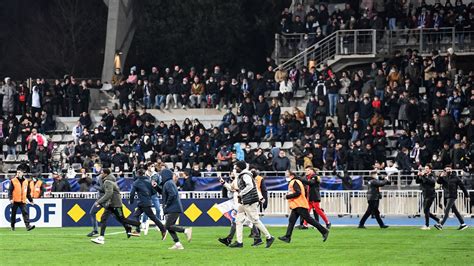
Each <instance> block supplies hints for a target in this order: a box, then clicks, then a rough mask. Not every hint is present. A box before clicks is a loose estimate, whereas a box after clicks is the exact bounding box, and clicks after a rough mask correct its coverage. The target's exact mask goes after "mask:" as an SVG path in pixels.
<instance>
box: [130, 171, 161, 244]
mask: <svg viewBox="0 0 474 266" xmlns="http://www.w3.org/2000/svg"><path fill="white" fill-rule="evenodd" d="M137 174H138V176H137V177H136V179H135V182H133V185H132V190H131V191H130V204H133V202H134V201H135V194H137V195H138V206H137V209H136V211H135V213H134V215H133V216H134V217H135V219H136V220H137V221H138V222H139V221H140V216H141V215H142V213H145V214H146V215H147V216H148V217H150V219H151V220H152V221H153V222H154V223H155V225H156V226H158V228H159V229H160V232H161V239H162V240H164V239H165V237H166V229H165V227H164V225H163V224H162V223H161V222H160V220H159V219H158V218H157V217H156V216H155V214H154V213H153V210H152V209H151V206H153V203H152V196H153V195H156V190H155V189H154V188H153V186H152V185H151V182H150V180H149V179H148V177H146V176H145V171H144V170H142V169H139V170H138V172H137ZM137 228H140V227H139V226H138V227H137ZM134 233H137V234H138V235H140V231H138V232H134Z"/></svg>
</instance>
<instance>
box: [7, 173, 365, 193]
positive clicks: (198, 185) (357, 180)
mask: <svg viewBox="0 0 474 266" xmlns="http://www.w3.org/2000/svg"><path fill="white" fill-rule="evenodd" d="M351 178H352V182H351V189H352V190H362V185H363V179H362V177H361V176H352V177H351ZM192 179H193V181H194V182H195V190H196V191H220V190H221V189H222V185H221V183H220V182H219V179H218V178H209V177H192ZM53 181H54V180H53V179H52V178H47V179H44V182H45V188H46V190H47V191H51V186H52V184H53ZM68 181H69V184H70V185H71V191H72V192H78V191H79V189H80V184H79V183H78V179H68ZM183 182H184V179H180V180H179V181H178V184H179V185H182V184H183ZM264 182H265V185H266V186H267V190H268V191H279V190H280V191H281V190H282V191H286V190H288V182H287V181H286V179H285V177H284V176H267V177H265V179H264ZM117 183H118V185H119V187H120V190H121V191H130V189H131V188H132V184H133V179H131V178H124V177H119V178H118V179H117ZM9 185H10V181H9V180H5V181H3V182H2V183H1V187H0V189H1V191H2V192H7V191H8V187H9ZM321 189H323V190H344V187H343V185H342V179H340V178H337V177H331V176H328V177H322V178H321ZM91 191H95V190H94V189H93V188H92V186H91Z"/></svg>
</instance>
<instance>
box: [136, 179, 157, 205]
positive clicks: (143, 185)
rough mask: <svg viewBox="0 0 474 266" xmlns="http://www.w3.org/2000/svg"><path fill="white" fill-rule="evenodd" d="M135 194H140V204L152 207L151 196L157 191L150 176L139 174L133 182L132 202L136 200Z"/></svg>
mask: <svg viewBox="0 0 474 266" xmlns="http://www.w3.org/2000/svg"><path fill="white" fill-rule="evenodd" d="M135 194H137V195H138V206H140V207H151V206H152V205H153V203H152V202H151V196H153V195H156V191H155V190H154V189H153V186H152V185H151V182H150V179H149V178H148V177H146V176H138V177H137V178H136V180H135V182H133V186H132V190H130V204H133V202H134V201H135Z"/></svg>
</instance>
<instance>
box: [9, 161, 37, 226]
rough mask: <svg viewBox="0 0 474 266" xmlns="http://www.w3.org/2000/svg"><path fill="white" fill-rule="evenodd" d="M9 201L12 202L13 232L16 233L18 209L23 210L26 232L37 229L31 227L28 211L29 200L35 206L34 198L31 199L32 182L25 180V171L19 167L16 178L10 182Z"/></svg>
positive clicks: (11, 223) (11, 218) (11, 219)
mask: <svg viewBox="0 0 474 266" xmlns="http://www.w3.org/2000/svg"><path fill="white" fill-rule="evenodd" d="M8 199H9V200H10V204H11V216H10V225H11V230H12V231H15V223H16V211H17V210H18V208H20V210H21V215H22V216H23V222H24V223H25V226H26V230H27V231H31V230H33V229H35V226H34V225H30V219H29V213H28V210H27V209H26V200H27V199H28V201H29V202H30V203H31V204H33V205H34V202H33V198H32V197H31V187H30V181H28V180H27V179H26V178H25V173H24V169H22V168H21V167H18V169H17V171H16V176H15V177H13V178H12V179H11V180H10V187H9V189H8Z"/></svg>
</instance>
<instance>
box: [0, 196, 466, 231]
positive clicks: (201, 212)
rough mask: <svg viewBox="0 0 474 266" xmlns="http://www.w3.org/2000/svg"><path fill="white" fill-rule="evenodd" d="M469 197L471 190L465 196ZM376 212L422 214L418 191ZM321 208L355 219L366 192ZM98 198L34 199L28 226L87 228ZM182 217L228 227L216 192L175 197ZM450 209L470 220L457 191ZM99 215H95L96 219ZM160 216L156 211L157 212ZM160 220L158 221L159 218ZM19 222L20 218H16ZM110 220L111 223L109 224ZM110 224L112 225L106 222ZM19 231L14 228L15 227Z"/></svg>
mask: <svg viewBox="0 0 474 266" xmlns="http://www.w3.org/2000/svg"><path fill="white" fill-rule="evenodd" d="M469 192H470V194H471V197H472V196H474V190H470V191H469ZM381 193H382V199H381V201H380V212H381V214H382V215H389V216H407V217H414V216H417V215H423V209H422V206H423V197H422V193H421V191H419V190H385V191H381ZM121 194H122V199H123V204H124V205H123V207H124V214H125V216H126V217H128V216H130V215H132V213H133V210H134V209H135V207H136V206H135V205H130V204H129V200H128V199H129V197H130V195H129V193H128V192H123V193H121ZM286 194H287V192H284V191H270V192H269V193H268V207H267V209H266V210H264V212H263V213H261V214H262V215H264V216H276V217H282V216H287V215H288V214H289V207H288V201H287V200H286V198H285V196H286ZM321 196H322V199H321V207H322V208H323V209H324V211H325V212H326V213H327V214H328V215H331V216H346V215H347V216H360V215H362V214H363V213H364V212H365V210H366V209H367V198H366V196H367V192H366V191H356V190H350V191H321ZM97 197H98V194H97V193H93V192H84V193H80V192H68V193H46V194H45V198H43V199H37V200H35V205H34V206H33V205H28V209H29V211H30V217H31V220H32V222H33V223H35V224H37V225H38V226H42V227H68V226H90V224H91V223H90V216H89V214H88V212H89V210H90V208H91V206H92V204H93V203H94V202H95V200H96V199H97ZM180 197H181V200H182V203H183V208H184V214H183V215H181V218H180V221H179V222H180V224H181V225H185V226H215V225H228V224H229V220H228V219H227V218H226V217H225V215H224V213H222V212H221V210H220V209H219V208H217V206H218V204H220V203H223V202H226V201H229V200H230V199H228V198H222V193H221V192H218V191H193V192H180ZM443 199H444V198H443V191H441V190H439V191H437V197H436V199H435V201H434V203H433V206H432V207H431V212H433V213H435V214H437V215H441V214H443V211H444V210H443V208H444V202H443ZM456 206H457V208H458V210H459V212H460V213H461V215H463V216H468V215H472V214H473V212H472V210H471V209H472V208H471V207H472V206H471V202H470V201H469V199H466V198H465V196H464V194H463V193H462V191H459V192H458V199H457V200H456ZM102 212H103V210H101V211H100V212H99V213H98V214H97V218H98V219H99V220H100V216H101V215H102ZM161 213H162V212H161ZM9 217H10V202H9V201H8V195H7V193H0V227H9V226H10V223H9V219H10V218H9ZM161 218H162V219H163V217H161ZM17 220H18V221H19V222H21V215H17ZM112 220H113V221H112ZM111 225H118V224H117V223H116V222H115V220H114V219H111ZM19 226H20V225H19Z"/></svg>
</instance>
